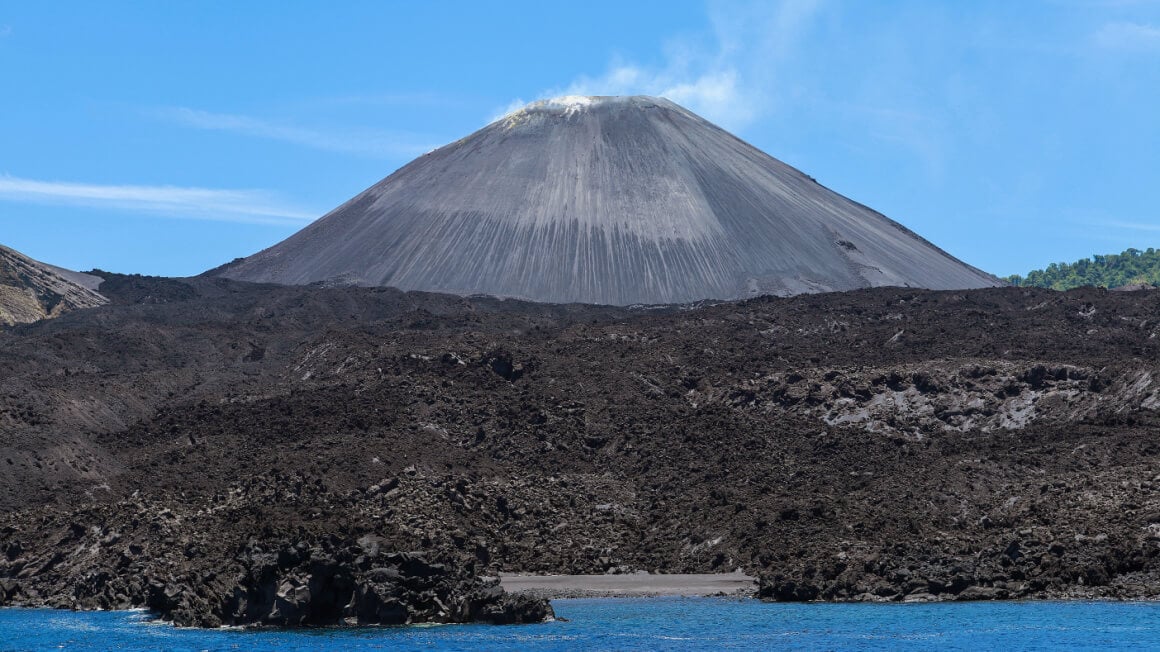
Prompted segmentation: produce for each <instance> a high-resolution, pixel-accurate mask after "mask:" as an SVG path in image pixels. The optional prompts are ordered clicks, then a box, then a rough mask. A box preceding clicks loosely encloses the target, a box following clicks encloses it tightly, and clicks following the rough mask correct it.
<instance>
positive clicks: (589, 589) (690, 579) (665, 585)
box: [500, 573, 756, 599]
mask: <svg viewBox="0 0 1160 652" xmlns="http://www.w3.org/2000/svg"><path fill="white" fill-rule="evenodd" d="M500 584H501V585H502V586H503V588H504V589H506V590H507V591H510V592H512V593H524V594H531V595H535V596H536V597H542V598H549V599H555V598H595V597H607V598H617V597H655V596H707V595H737V596H750V595H752V594H753V592H754V590H755V589H756V583H755V580H754V578H753V577H751V576H749V575H746V574H745V573H712V574H700V575H694V574H690V575H677V574H674V575H653V574H649V573H634V574H628V575H503V576H501V577H500Z"/></svg>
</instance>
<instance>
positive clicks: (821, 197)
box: [208, 96, 1003, 305]
mask: <svg viewBox="0 0 1160 652" xmlns="http://www.w3.org/2000/svg"><path fill="white" fill-rule="evenodd" d="M208 274H210V275H220V276H224V277H227V278H233V279H238V280H245V281H256V282H271V283H281V284H287V285H298V284H311V283H323V284H334V285H364V286H392V287H396V288H400V289H403V290H425V291H432V292H446V293H453V294H463V295H472V294H488V295H495V296H499V297H512V298H520V299H528V300H532V301H540V302H552V303H566V302H577V303H590V304H613V305H630V304H663V303H686V302H693V301H698V300H704V299H739V298H747V297H751V296H756V295H761V294H774V295H783V296H784V295H792V294H801V293H808V292H827V291H837V290H852V289H856V288H864V287H873V286H909V287H920V288H930V289H967V288H980V287H990V286H997V285H1002V284H1003V283H1002V281H1000V280H999V279H997V278H995V277H994V276H991V275H990V274H987V273H984V272H982V271H980V270H978V269H975V268H973V267H971V266H969V265H967V264H965V263H963V262H961V261H959V260H957V259H955V258H954V257H952V256H950V255H949V254H947V253H946V252H944V251H942V250H941V249H939V248H938V247H936V246H934V245H933V244H931V243H930V242H927V241H926V240H924V239H922V238H921V237H919V236H918V235H916V234H915V233H913V232H911V231H910V230H909V229H907V228H906V227H904V226H902V225H901V224H899V223H897V222H894V221H892V220H890V219H888V218H886V217H885V216H884V215H882V214H880V213H877V212H875V211H873V210H871V209H869V208H867V207H866V206H863V205H861V204H859V203H857V202H854V201H851V200H849V199H847V198H845V197H843V196H841V195H839V194H838V193H835V192H833V191H831V190H829V189H827V188H825V187H824V186H822V185H820V184H818V183H817V182H816V181H815V180H814V179H813V178H811V177H809V176H807V175H806V174H803V173H802V172H800V171H798V170H796V169H794V168H793V167H791V166H789V165H786V164H785V163H782V162H781V161H779V160H777V159H775V158H773V157H771V156H769V155H767V154H765V153H763V152H761V151H760V150H758V149H756V148H754V147H753V146H751V145H749V144H747V143H745V142H744V141H742V140H740V139H738V138H737V137H735V136H733V135H731V134H729V133H728V132H726V131H725V130H723V129H721V128H719V127H717V126H715V125H713V124H711V123H710V122H708V121H706V120H704V119H702V118H700V117H699V116H697V115H695V114H693V113H692V112H690V111H688V110H686V109H684V108H682V107H680V106H678V105H676V104H674V103H673V102H670V101H668V100H665V99H661V98H654V97H641V96H636V97H580V96H574V97H563V98H557V99H553V100H543V101H539V102H534V103H532V104H530V105H528V106H526V107H525V108H523V109H520V110H518V111H515V112H514V113H511V114H509V115H507V116H505V117H503V118H501V119H499V120H497V121H495V122H493V123H491V124H489V125H488V126H486V127H484V128H483V129H481V130H479V131H477V132H475V133H473V134H471V135H470V136H467V137H466V138H463V139H461V140H458V141H455V142H454V143H451V144H449V145H446V146H444V147H442V148H439V149H437V150H435V151H432V152H430V153H428V154H425V155H424V156H421V157H420V158H418V159H416V160H414V161H412V162H411V163H409V164H407V165H406V166H404V167H402V168H401V169H399V170H398V171H397V172H395V173H394V174H392V175H391V176H389V177H387V178H386V179H383V180H382V181H380V182H379V183H377V184H375V185H374V186H372V187H370V188H368V189H367V190H366V191H364V192H363V193H361V194H359V195H358V196H356V197H355V198H353V199H351V200H350V201H348V202H347V203H345V204H343V205H342V206H339V207H338V208H336V209H335V210H333V211H332V212H330V213H329V214H327V215H325V216H324V217H322V218H321V219H319V220H317V221H316V222H314V223H313V224H310V225H309V226H307V227H306V228H304V229H302V230H301V231H299V232H298V233H296V234H294V235H293V236H291V237H290V238H288V239H286V240H284V241H283V242H281V243H279V244H277V245H274V246H273V247H270V248H269V249H266V250H264V251H261V252H259V253H257V254H254V255H252V256H250V257H248V258H243V259H240V260H237V261H234V262H233V263H230V264H227V265H225V266H223V267H221V268H218V269H216V270H212V271H211V272H209V273H208Z"/></svg>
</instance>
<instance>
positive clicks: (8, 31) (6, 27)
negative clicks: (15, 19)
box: [0, 25, 12, 38]
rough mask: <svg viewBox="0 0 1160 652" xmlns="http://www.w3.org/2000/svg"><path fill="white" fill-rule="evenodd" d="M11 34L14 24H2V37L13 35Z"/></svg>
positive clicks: (0, 36)
mask: <svg viewBox="0 0 1160 652" xmlns="http://www.w3.org/2000/svg"><path fill="white" fill-rule="evenodd" d="M11 35H12V26H11V25H0V38H4V37H5V36H11Z"/></svg>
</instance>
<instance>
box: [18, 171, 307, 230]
mask: <svg viewBox="0 0 1160 652" xmlns="http://www.w3.org/2000/svg"><path fill="white" fill-rule="evenodd" d="M0 201H14V202H27V203H36V204H58V205H68V206H83V207H91V208H101V209H112V210H121V211H131V212H136V213H148V214H152V215H157V216H162V217H171V218H185V219H199V220H215V221H222V222H245V223H250V224H270V225H275V226H301V225H303V224H305V223H307V222H309V221H311V220H313V219H314V218H316V217H318V215H319V214H318V213H315V212H311V211H307V210H303V209H301V208H297V207H293V206H290V205H288V204H286V203H285V202H283V201H280V200H279V199H278V198H277V197H274V196H273V195H271V194H270V193H268V192H264V191H260V190H217V189H210V188H181V187H176V186H130V185H124V186H120V185H98V184H89V183H70V182H61V181H38V180H35V179H22V178H20V177H13V176H7V175H0Z"/></svg>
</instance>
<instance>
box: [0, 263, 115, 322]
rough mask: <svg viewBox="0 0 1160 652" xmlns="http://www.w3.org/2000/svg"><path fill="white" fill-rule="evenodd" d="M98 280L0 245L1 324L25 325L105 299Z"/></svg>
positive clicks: (88, 306) (105, 301)
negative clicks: (99, 291)
mask: <svg viewBox="0 0 1160 652" xmlns="http://www.w3.org/2000/svg"><path fill="white" fill-rule="evenodd" d="M100 282H101V279H99V278H97V277H95V276H91V275H89V274H79V273H77V272H71V271H69V270H65V269H61V268H59V267H53V266H52V265H46V264H44V263H41V262H37V261H35V260H33V259H31V258H29V257H27V256H25V255H23V254H21V253H19V252H17V251H13V250H12V249H9V248H7V247H3V246H0V325H5V326H11V325H13V324H26V323H30V322H34V321H38V320H41V319H47V318H51V317H58V316H60V315H62V314H64V313H66V312H68V311H69V310H75V309H77V308H91V307H94V306H99V305H103V304H105V303H107V302H108V300H107V299H105V297H103V296H101V295H100V294H99V293H97V291H96V289H97V286H99V285H100Z"/></svg>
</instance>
